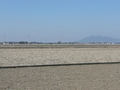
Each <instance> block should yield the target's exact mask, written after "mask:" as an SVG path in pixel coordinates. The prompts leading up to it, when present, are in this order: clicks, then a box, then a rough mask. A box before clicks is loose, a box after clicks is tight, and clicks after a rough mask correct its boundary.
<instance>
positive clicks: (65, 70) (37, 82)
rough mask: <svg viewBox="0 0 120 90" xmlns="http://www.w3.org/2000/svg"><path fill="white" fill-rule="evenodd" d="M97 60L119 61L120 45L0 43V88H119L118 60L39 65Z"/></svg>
mask: <svg viewBox="0 0 120 90" xmlns="http://www.w3.org/2000/svg"><path fill="white" fill-rule="evenodd" d="M78 47H79V48H78ZM99 62H120V48H119V46H116V45H115V46H114V45H113V46H111V45H110V46H109V45H108V46H106V45H103V46H101V45H100V46H95V47H93V46H90V47H89V46H74V47H73V46H69V47H67V48H66V46H61V45H60V46H57V47H56V46H49V45H46V46H39V48H38V47H35V46H32V47H31V46H0V90H119V89H120V63H118V64H117V63H116V64H89V65H87V64H86V65H85V64H84V65H68V66H66V65H63V66H41V65H53V64H78V63H99ZM29 65H40V66H39V67H15V68H6V67H8V66H29Z"/></svg>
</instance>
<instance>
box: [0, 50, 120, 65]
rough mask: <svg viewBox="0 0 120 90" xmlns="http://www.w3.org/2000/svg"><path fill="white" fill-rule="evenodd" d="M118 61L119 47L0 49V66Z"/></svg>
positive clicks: (119, 60) (119, 58)
mask: <svg viewBox="0 0 120 90" xmlns="http://www.w3.org/2000/svg"><path fill="white" fill-rule="evenodd" d="M93 62H120V48H44V49H42V48H39V49H38V48H36V49H34V48H31V49H23V48H21V49H0V66H22V65H46V64H69V63H70V64H71V63H93Z"/></svg>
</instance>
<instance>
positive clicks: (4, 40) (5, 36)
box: [4, 34, 6, 43]
mask: <svg viewBox="0 0 120 90" xmlns="http://www.w3.org/2000/svg"><path fill="white" fill-rule="evenodd" d="M4 42H5V43H6V36H5V34H4Z"/></svg>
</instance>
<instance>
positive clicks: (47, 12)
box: [0, 0, 120, 42]
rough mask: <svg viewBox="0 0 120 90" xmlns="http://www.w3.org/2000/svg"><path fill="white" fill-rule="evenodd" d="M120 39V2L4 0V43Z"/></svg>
mask: <svg viewBox="0 0 120 90" xmlns="http://www.w3.org/2000/svg"><path fill="white" fill-rule="evenodd" d="M91 35H102V36H107V37H113V38H117V39H120V0H0V42H4V41H30V42H32V41H37V42H58V41H62V42H74V41H79V40H81V39H83V38H85V37H88V36H91Z"/></svg>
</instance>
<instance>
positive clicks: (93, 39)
mask: <svg viewBox="0 0 120 90" xmlns="http://www.w3.org/2000/svg"><path fill="white" fill-rule="evenodd" d="M79 42H80V43H90V42H100V43H103V42H109V43H115V42H120V39H115V38H111V37H106V36H101V35H96V36H95V35H92V36H89V37H86V38H83V39H82V40H80V41H79Z"/></svg>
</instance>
